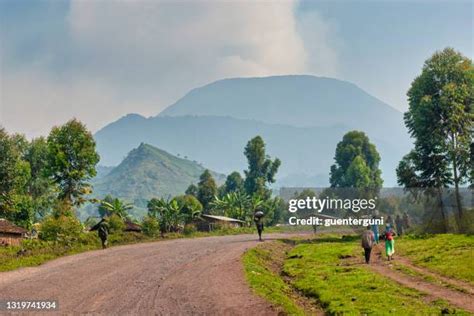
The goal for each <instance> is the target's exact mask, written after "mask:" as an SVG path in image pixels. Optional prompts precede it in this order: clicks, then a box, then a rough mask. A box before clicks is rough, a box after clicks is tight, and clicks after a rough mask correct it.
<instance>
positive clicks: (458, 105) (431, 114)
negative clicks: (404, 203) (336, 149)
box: [397, 48, 474, 226]
mask: <svg viewBox="0 0 474 316" xmlns="http://www.w3.org/2000/svg"><path fill="white" fill-rule="evenodd" d="M407 95H408V101H409V109H408V111H407V112H406V113H405V115H404V119H405V125H406V126H407V128H408V130H409V132H410V135H411V137H412V138H414V140H415V142H414V144H415V148H414V150H413V151H412V152H411V153H410V154H409V155H407V156H405V157H404V159H403V160H402V161H401V162H400V165H399V166H398V169H397V174H398V182H399V184H401V185H403V186H405V187H410V186H412V185H414V184H416V185H417V186H419V187H421V188H429V189H430V190H428V191H430V192H432V191H433V190H432V189H435V191H437V192H438V193H437V194H438V195H439V200H440V202H442V197H441V194H442V188H445V187H449V186H452V185H454V195H455V200H456V205H457V216H456V219H457V221H458V226H460V225H461V219H462V217H463V211H462V203H461V197H460V193H459V187H460V186H461V185H463V184H465V183H467V182H468V181H471V183H472V161H471V160H472V158H471V153H470V146H471V144H472V135H473V122H474V112H473V109H474V107H473V100H474V67H473V65H472V61H471V60H470V59H469V58H467V57H465V56H463V55H462V54H461V53H459V52H456V51H455V50H454V49H452V48H446V49H444V50H443V51H440V52H436V53H435V54H433V56H432V57H431V58H429V59H428V60H427V61H425V63H424V65H423V69H422V72H421V74H420V75H419V76H418V77H416V78H415V80H414V81H413V82H412V85H411V87H410V89H409V91H408V93H407Z"/></svg>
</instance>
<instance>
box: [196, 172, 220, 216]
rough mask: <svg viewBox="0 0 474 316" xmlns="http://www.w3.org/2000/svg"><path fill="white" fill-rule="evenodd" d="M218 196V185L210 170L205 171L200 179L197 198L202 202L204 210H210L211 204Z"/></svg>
mask: <svg viewBox="0 0 474 316" xmlns="http://www.w3.org/2000/svg"><path fill="white" fill-rule="evenodd" d="M216 195H217V185H216V181H215V180H214V178H213V177H212V174H211V172H210V171H209V170H207V169H206V170H204V172H203V173H202V174H201V176H200V177H199V183H198V192H197V198H198V200H199V202H201V204H202V206H203V208H204V210H208V209H209V206H210V205H209V204H210V203H211V201H212V200H213V199H214V197H215V196H216Z"/></svg>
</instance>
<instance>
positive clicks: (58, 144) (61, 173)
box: [47, 119, 99, 205]
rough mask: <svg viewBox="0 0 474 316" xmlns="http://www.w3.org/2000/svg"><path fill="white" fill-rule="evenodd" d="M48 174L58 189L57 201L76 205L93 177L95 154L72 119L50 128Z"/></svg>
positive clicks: (86, 135)
mask: <svg viewBox="0 0 474 316" xmlns="http://www.w3.org/2000/svg"><path fill="white" fill-rule="evenodd" d="M47 143H48V161H49V163H48V175H49V176H50V177H51V179H52V180H53V181H54V182H55V183H56V184H57V185H58V186H59V190H60V193H59V198H60V199H64V200H65V201H67V202H69V203H70V204H71V205H80V204H82V203H83V202H84V199H83V198H82V197H83V195H84V194H86V193H88V191H89V189H90V188H89V185H88V183H87V181H88V180H90V179H91V178H92V177H94V176H95V175H96V170H95V166H96V164H97V163H98V162H99V155H98V154H97V152H96V151H95V141H94V138H93V137H92V134H91V133H90V132H89V131H88V130H87V129H86V127H85V125H84V124H82V123H81V122H79V121H78V120H76V119H72V120H70V121H69V122H67V123H66V124H64V125H62V126H59V127H54V128H53V129H52V130H51V133H50V134H49V136H48V140H47Z"/></svg>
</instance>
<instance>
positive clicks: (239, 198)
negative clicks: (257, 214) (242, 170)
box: [211, 191, 252, 223]
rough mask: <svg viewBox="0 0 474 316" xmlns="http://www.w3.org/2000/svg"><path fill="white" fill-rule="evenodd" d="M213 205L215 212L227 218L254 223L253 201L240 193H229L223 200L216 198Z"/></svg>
mask: <svg viewBox="0 0 474 316" xmlns="http://www.w3.org/2000/svg"><path fill="white" fill-rule="evenodd" d="M211 205H212V206H213V209H214V210H216V211H220V212H222V213H223V215H225V216H228V217H232V218H236V219H240V220H242V221H245V222H247V223H249V222H251V221H252V214H251V213H252V212H251V210H252V199H251V198H250V197H249V196H248V195H247V194H245V193H242V192H240V191H236V192H231V193H227V194H226V195H224V196H223V197H222V198H218V197H216V198H215V199H214V201H213V202H211Z"/></svg>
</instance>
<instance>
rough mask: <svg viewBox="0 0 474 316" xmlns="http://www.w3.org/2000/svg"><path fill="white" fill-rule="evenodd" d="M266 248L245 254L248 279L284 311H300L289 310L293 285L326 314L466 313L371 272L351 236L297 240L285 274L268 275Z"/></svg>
mask: <svg viewBox="0 0 474 316" xmlns="http://www.w3.org/2000/svg"><path fill="white" fill-rule="evenodd" d="M266 247H267V248H266V249H259V248H256V249H253V250H250V251H248V252H247V253H246V254H245V255H244V265H245V271H246V275H247V279H248V280H249V283H250V285H251V287H252V288H253V289H254V290H255V291H256V292H257V294H259V295H261V296H263V297H264V298H266V299H268V300H269V301H270V302H272V303H274V304H276V305H277V306H280V307H281V308H282V309H283V310H284V311H285V312H286V313H287V314H291V315H293V314H298V313H301V312H302V311H301V310H298V311H297V312H294V311H293V310H292V308H293V307H292V306H293V305H295V304H296V302H295V300H294V299H293V298H292V297H291V295H289V294H288V293H292V292H293V291H294V289H296V290H297V292H298V293H301V295H303V296H305V297H306V298H311V299H313V302H317V303H318V304H319V305H320V307H322V308H323V309H324V312H325V313H326V314H329V315H388V314H397V315H440V314H442V313H443V312H446V311H448V312H455V313H456V314H457V315H468V313H465V312H463V311H461V310H459V309H454V308H453V307H451V306H450V305H449V303H447V302H445V301H443V300H437V301H434V302H429V301H428V300H426V299H425V295H424V294H422V293H420V292H419V291H416V290H413V289H409V288H406V287H403V286H400V285H399V284H398V283H396V282H394V281H392V280H390V279H388V278H386V277H384V276H382V275H379V274H377V273H374V272H373V271H370V270H369V269H367V268H366V267H365V266H364V265H361V264H360V263H359V261H361V260H362V259H361V258H362V254H361V249H360V246H359V243H358V241H356V240H351V238H344V239H342V238H341V237H334V236H329V237H328V236H326V237H323V238H318V239H316V240H313V241H307V242H304V241H300V242H297V244H296V246H295V247H294V248H293V249H291V250H290V251H289V252H288V253H287V254H286V255H285V257H284V261H283V263H282V265H283V267H282V269H283V270H282V272H283V274H284V275H285V276H286V277H285V278H283V277H282V276H281V275H279V274H275V273H271V272H272V271H271V270H270V269H269V268H268V267H271V266H272V264H274V262H272V258H273V257H274V255H273V254H272V249H271V247H269V246H268V245H266ZM358 257H360V258H358ZM359 259H360V260H359ZM256 273H259V274H257V275H255V274H256ZM262 275H264V276H265V277H261V276H262ZM292 288H293V291H292ZM282 296H283V298H282V299H281V300H280V301H279V299H280V297H282ZM303 313H304V311H303Z"/></svg>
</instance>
